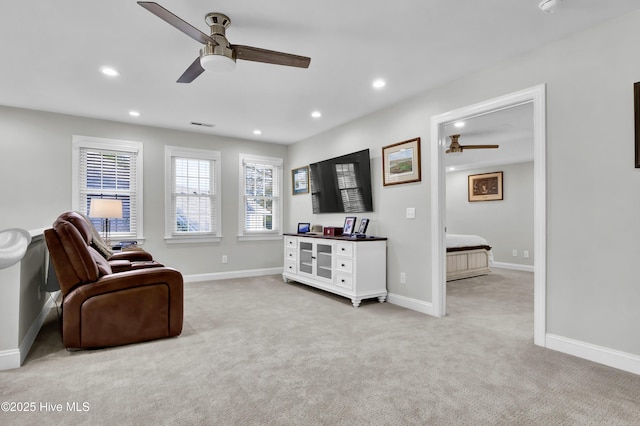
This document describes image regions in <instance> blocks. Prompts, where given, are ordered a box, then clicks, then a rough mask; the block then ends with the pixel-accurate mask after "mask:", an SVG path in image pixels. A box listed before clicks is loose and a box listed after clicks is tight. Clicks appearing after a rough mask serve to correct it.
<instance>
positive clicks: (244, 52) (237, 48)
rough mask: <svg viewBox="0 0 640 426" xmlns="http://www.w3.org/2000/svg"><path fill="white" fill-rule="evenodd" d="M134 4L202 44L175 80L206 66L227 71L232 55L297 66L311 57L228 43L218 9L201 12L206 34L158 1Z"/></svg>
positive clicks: (226, 21)
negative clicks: (207, 27)
mask: <svg viewBox="0 0 640 426" xmlns="http://www.w3.org/2000/svg"><path fill="white" fill-rule="evenodd" d="M138 4H139V5H140V6H142V7H144V8H145V9H147V10H148V11H149V12H151V13H153V14H154V15H156V16H157V17H158V18H160V19H162V20H163V21H165V22H167V23H168V24H171V25H173V26H174V27H175V28H177V29H178V30H180V31H182V32H183V33H185V34H186V35H188V36H189V37H191V38H192V39H194V40H196V41H198V42H200V43H202V44H203V45H204V46H203V47H202V49H200V55H199V56H198V57H197V58H196V60H195V61H193V63H192V64H191V65H189V68H187V70H186V71H185V72H184V73H183V74H182V75H181V76H180V78H179V79H178V81H177V82H178V83H191V82H192V81H193V80H195V79H196V77H198V76H199V75H200V74H202V73H203V72H204V71H205V70H208V69H212V70H215V71H230V70H232V69H233V68H235V63H236V59H243V60H245V61H254V62H264V63H267V64H275V65H285V66H289V67H298V68H308V67H309V63H310V62H311V58H307V57H306V56H298V55H292V54H290V53H282V52H276V51H273V50H266V49H260V48H257V47H251V46H241V45H234V44H230V43H229V41H228V40H227V38H226V37H225V30H226V29H227V28H229V25H231V20H230V19H229V17H227V16H226V15H224V14H222V13H217V12H213V13H208V14H207V15H206V16H205V18H204V20H205V22H206V23H207V25H209V28H210V30H211V35H206V34H205V33H203V32H202V31H200V30H199V29H197V28H195V27H194V26H192V25H191V24H189V23H188V22H186V21H184V20H182V19H180V18H179V17H177V16H176V15H174V14H173V13H171V12H169V11H168V10H167V9H165V8H164V7H162V6H160V5H159V4H158V3H155V2H150V1H139V2H138Z"/></svg>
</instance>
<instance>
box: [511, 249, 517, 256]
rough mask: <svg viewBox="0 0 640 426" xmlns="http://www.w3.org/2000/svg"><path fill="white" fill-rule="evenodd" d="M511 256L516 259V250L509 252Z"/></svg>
mask: <svg viewBox="0 0 640 426" xmlns="http://www.w3.org/2000/svg"><path fill="white" fill-rule="evenodd" d="M511 256H513V257H518V250H517V249H513V250H512V251H511Z"/></svg>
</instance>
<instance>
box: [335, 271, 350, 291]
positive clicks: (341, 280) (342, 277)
mask: <svg viewBox="0 0 640 426" xmlns="http://www.w3.org/2000/svg"><path fill="white" fill-rule="evenodd" d="M336 285H337V286H338V287H340V288H345V289H347V290H353V275H351V274H344V273H337V274H336Z"/></svg>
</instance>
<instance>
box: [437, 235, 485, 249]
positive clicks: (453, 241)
mask: <svg viewBox="0 0 640 426" xmlns="http://www.w3.org/2000/svg"><path fill="white" fill-rule="evenodd" d="M488 245H489V243H488V242H487V240H485V239H484V238H482V237H481V236H479V235H462V234H447V248H457V247H473V246H488Z"/></svg>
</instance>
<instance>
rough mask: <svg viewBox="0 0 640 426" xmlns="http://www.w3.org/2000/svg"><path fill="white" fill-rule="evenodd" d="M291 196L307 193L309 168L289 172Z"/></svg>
mask: <svg viewBox="0 0 640 426" xmlns="http://www.w3.org/2000/svg"><path fill="white" fill-rule="evenodd" d="M291 187H292V188H293V195H297V194H307V193H309V166H304V167H299V168H297V169H293V170H291Z"/></svg>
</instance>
